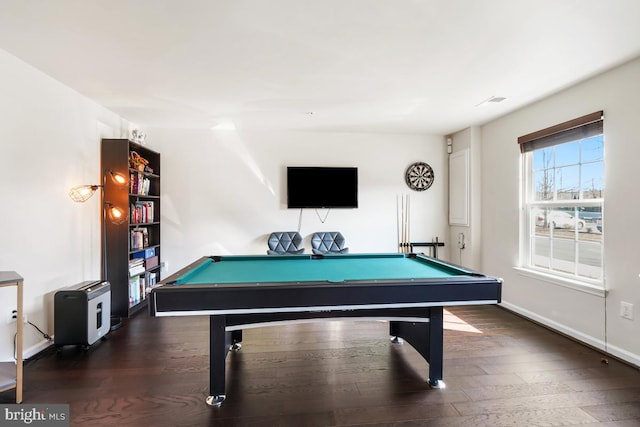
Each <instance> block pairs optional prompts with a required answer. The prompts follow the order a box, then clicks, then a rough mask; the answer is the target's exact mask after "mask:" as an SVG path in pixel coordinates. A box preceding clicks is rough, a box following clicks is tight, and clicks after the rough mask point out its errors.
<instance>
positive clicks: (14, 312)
mask: <svg viewBox="0 0 640 427" xmlns="http://www.w3.org/2000/svg"><path fill="white" fill-rule="evenodd" d="M17 318H18V310H15V309H12V310H11V311H10V312H9V318H8V319H7V323H13V322H15V321H16V319H17ZM22 323H28V319H27V315H26V314H24V313H22Z"/></svg>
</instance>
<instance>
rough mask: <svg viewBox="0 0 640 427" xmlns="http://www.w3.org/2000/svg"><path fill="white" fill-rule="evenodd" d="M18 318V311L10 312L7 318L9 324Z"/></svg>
mask: <svg viewBox="0 0 640 427" xmlns="http://www.w3.org/2000/svg"><path fill="white" fill-rule="evenodd" d="M17 317H18V310H9V316H8V317H7V323H13V322H15V321H16V318H17Z"/></svg>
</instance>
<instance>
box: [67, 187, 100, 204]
mask: <svg viewBox="0 0 640 427" xmlns="http://www.w3.org/2000/svg"><path fill="white" fill-rule="evenodd" d="M100 187H101V186H100V185H76V186H75V187H73V188H72V189H71V190H69V197H71V200H73V201H74V202H86V201H87V200H89V199H90V198H91V196H93V193H95V192H96V190H97V189H98V188H100Z"/></svg>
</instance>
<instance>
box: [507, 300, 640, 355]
mask: <svg viewBox="0 0 640 427" xmlns="http://www.w3.org/2000/svg"><path fill="white" fill-rule="evenodd" d="M500 306H501V307H503V308H505V309H507V310H509V311H512V312H514V313H516V314H518V315H520V316H522V317H526V318H527V319H529V320H532V321H534V322H536V323H539V324H540V325H542V326H544V327H546V328H549V329H552V330H554V331H556V332H558V333H560V334H562V335H566V336H568V337H569V338H572V339H574V340H576V341H579V342H581V343H583V344H585V345H588V346H589V347H592V348H595V349H596V350H599V351H601V352H603V353H605V354H607V355H610V356H612V357H615V358H617V359H620V360H622V361H623V362H625V363H628V364H630V365H633V366H635V367H640V355H637V354H633V353H630V352H628V351H626V350H624V349H621V348H619V347H616V346H613V345H611V344H609V343H607V342H605V341H603V340H601V339H598V338H595V337H593V336H591V335H587V334H584V333H582V332H580V331H577V330H575V329H573V328H570V327H568V326H567V325H564V324H562V323H558V322H556V321H554V320H551V319H549V318H546V317H544V316H540V315H539V314H537V313H534V312H532V311H529V310H527V309H524V308H522V307H520V306H517V305H515V304H511V303H509V302H505V301H503V302H502V303H500Z"/></svg>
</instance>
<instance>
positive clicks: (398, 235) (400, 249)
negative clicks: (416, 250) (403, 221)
mask: <svg viewBox="0 0 640 427" xmlns="http://www.w3.org/2000/svg"><path fill="white" fill-rule="evenodd" d="M396 241H397V243H398V252H401V251H402V247H401V246H400V202H399V200H398V195H397V194H396Z"/></svg>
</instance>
